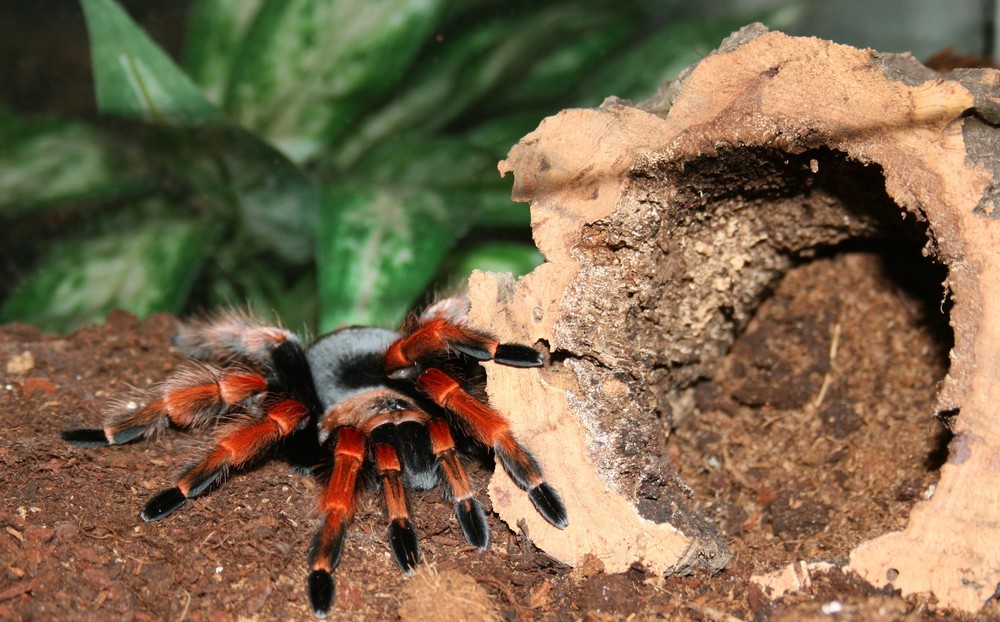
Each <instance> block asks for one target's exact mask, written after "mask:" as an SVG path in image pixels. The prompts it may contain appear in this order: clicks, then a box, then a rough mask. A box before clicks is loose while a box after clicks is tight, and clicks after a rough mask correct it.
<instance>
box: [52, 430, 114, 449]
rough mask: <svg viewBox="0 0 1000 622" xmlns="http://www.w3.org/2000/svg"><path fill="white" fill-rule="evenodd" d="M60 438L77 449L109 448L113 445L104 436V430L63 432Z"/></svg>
mask: <svg viewBox="0 0 1000 622" xmlns="http://www.w3.org/2000/svg"><path fill="white" fill-rule="evenodd" d="M59 436H60V437H62V440H64V441H66V442H67V443H70V444H71V445H76V446H77V447H107V446H108V445H110V444H111V443H109V442H108V437H107V436H105V435H104V430H95V429H93V428H77V429H75V430H63V431H62V432H60V433H59Z"/></svg>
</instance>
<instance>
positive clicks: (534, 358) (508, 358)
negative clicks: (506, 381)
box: [493, 343, 545, 367]
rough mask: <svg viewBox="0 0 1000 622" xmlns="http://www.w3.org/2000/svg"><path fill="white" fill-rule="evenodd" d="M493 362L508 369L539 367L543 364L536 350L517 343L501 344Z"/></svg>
mask: <svg viewBox="0 0 1000 622" xmlns="http://www.w3.org/2000/svg"><path fill="white" fill-rule="evenodd" d="M493 360H494V361H496V362H497V363H500V364H501V365H507V366H508V367H541V366H542V364H543V363H544V362H545V359H544V357H542V355H541V353H539V352H538V350H535V349H534V348H532V347H530V346H526V345H522V344H519V343H501V344H499V345H498V346H497V351H496V352H495V353H494V354H493Z"/></svg>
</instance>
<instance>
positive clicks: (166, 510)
mask: <svg viewBox="0 0 1000 622" xmlns="http://www.w3.org/2000/svg"><path fill="white" fill-rule="evenodd" d="M185 503H187V497H185V496H184V493H183V492H181V490H180V488H176V487H175V488H168V489H166V490H164V491H163V492H161V493H159V494H158V495H156V496H155V497H153V498H152V499H150V500H149V502H148V503H147V504H146V507H145V509H143V510H142V514H140V515H139V516H141V517H142V520H144V521H146V522H147V523H150V522H153V521H156V520H160V519H161V518H166V517H167V516H170V515H171V514H173V513H174V512H175V511H176V510H177V509H179V508H180V507H181V506H182V505H184V504H185Z"/></svg>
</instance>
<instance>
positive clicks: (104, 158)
mask: <svg viewBox="0 0 1000 622" xmlns="http://www.w3.org/2000/svg"><path fill="white" fill-rule="evenodd" d="M135 155H136V153H135V150H134V149H132V148H131V145H129V144H126V143H123V142H122V141H121V140H119V139H117V137H114V136H112V135H110V134H108V133H106V132H102V131H100V130H97V129H95V128H93V127H90V126H88V125H84V124H82V123H77V122H74V121H67V120H61V119H45V120H41V121H31V122H28V121H22V120H19V119H16V118H13V117H3V118H0V210H2V211H3V212H4V213H7V214H9V213H12V212H21V211H38V210H44V209H47V208H49V207H51V206H53V205H61V204H66V203H70V202H77V203H80V202H85V201H91V200H95V199H99V198H106V197H125V196H129V195H135V194H138V193H140V192H144V191H147V190H150V189H151V188H152V187H153V185H154V182H153V180H152V179H151V177H150V174H149V172H148V171H146V170H145V169H144V167H143V166H142V165H141V164H139V163H138V159H137V158H136V157H135Z"/></svg>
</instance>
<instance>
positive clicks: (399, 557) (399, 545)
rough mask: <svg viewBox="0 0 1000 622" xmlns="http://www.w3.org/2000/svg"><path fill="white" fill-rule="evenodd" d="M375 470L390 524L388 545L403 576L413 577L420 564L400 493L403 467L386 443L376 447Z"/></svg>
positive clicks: (414, 539)
mask: <svg viewBox="0 0 1000 622" xmlns="http://www.w3.org/2000/svg"><path fill="white" fill-rule="evenodd" d="M375 470H376V471H377V472H378V474H379V477H381V478H382V495H383V497H384V498H385V511H386V516H387V519H388V522H389V543H390V544H391V546H392V555H393V557H394V558H395V559H396V563H397V564H399V567H400V568H402V569H403V572H405V573H406V574H413V568H414V567H416V565H417V564H419V563H420V550H419V547H418V545H417V534H416V532H415V531H414V530H413V523H412V522H410V512H409V509H408V508H407V507H406V493H405V492H404V491H403V479H402V477H401V473H402V467H401V466H400V464H399V456H397V455H396V449H395V448H394V447H393V446H392V445H389V444H388V443H376V444H375Z"/></svg>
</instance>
